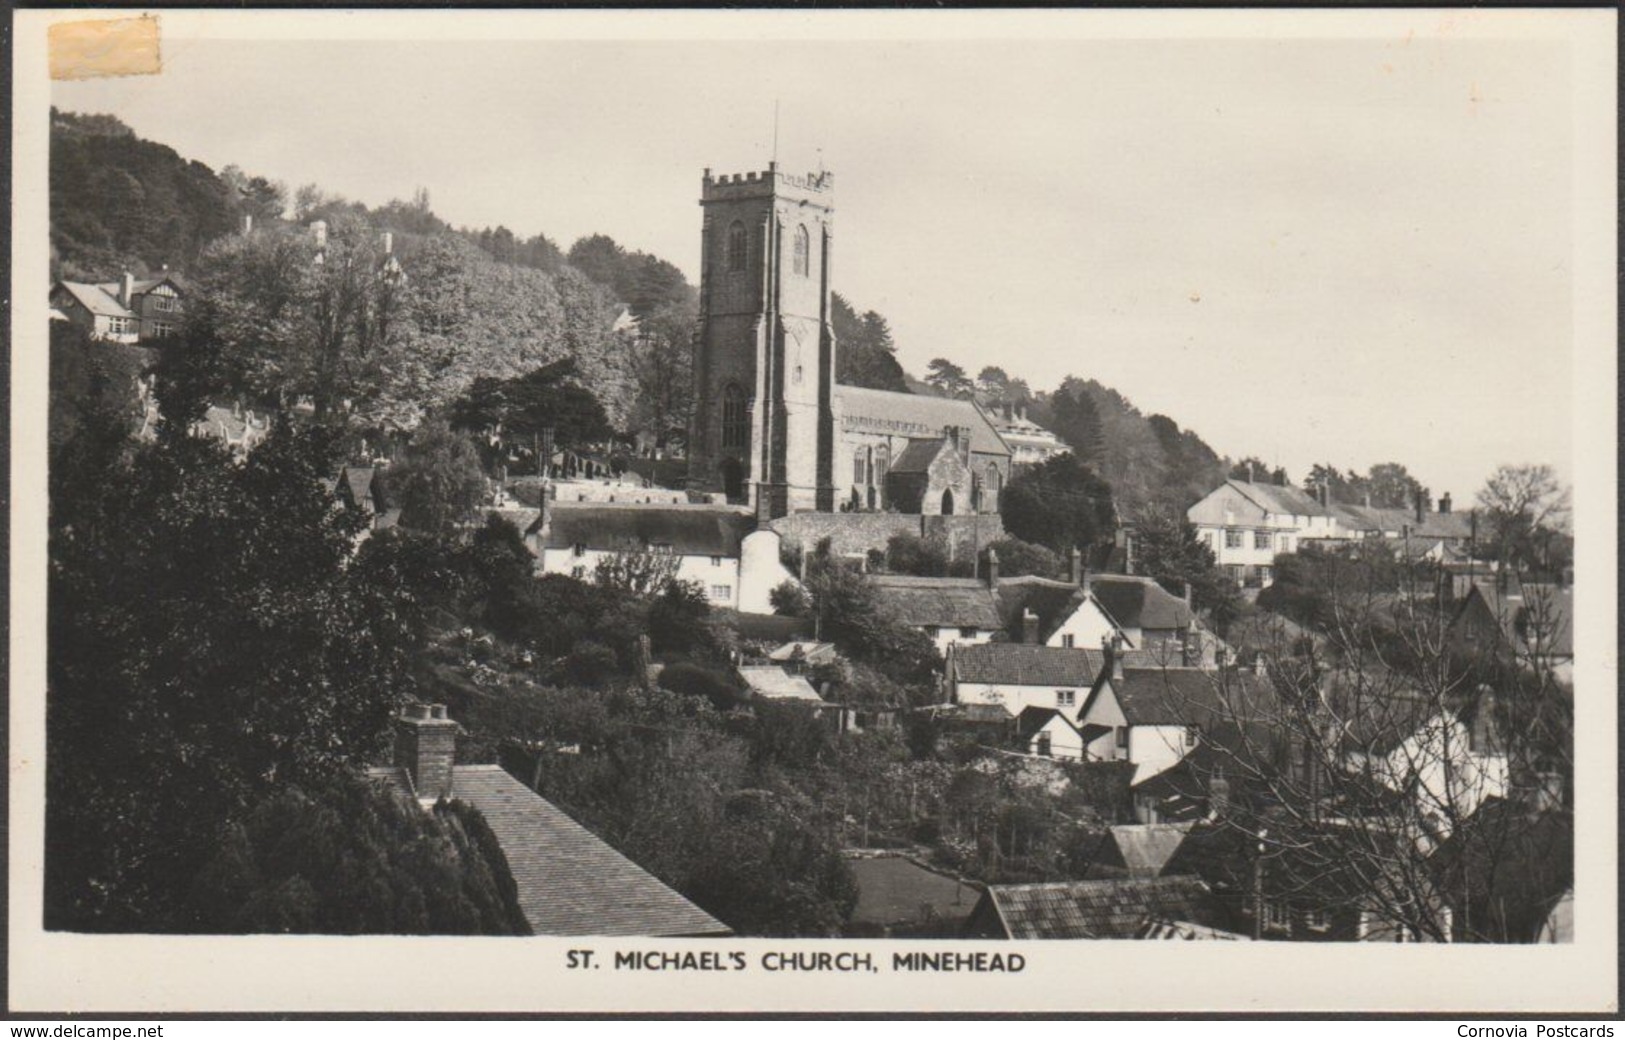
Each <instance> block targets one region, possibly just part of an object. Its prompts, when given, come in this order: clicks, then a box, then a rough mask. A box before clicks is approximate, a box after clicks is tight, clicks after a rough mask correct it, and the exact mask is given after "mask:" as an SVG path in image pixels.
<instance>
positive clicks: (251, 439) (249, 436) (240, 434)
mask: <svg viewBox="0 0 1625 1040" xmlns="http://www.w3.org/2000/svg"><path fill="white" fill-rule="evenodd" d="M156 407H157V402H156V400H153V401H151V403H150V404H149V405H148V408H149V411H151V410H156ZM191 432H192V436H194V437H209V438H212V439H214V440H217V441H219V442H220V443H222V444H224V445H225V446H226V448H227V449H228V450H229V451H230V452H231V453H232V454H233V455H235V456H237V457H238V458H242V457H244V456H246V455H247V454H248V453H249V452H251V451H253V450H254V449H255V448H257V447H259V445H260V444H261V443H262V442H263V441H264V440H265V438H267V437H269V436H270V435H271V417H270V416H269V415H268V414H266V413H265V412H258V413H256V412H255V411H254V409H252V408H244V407H243V406H242V405H241V404H240V403H233V404H232V405H230V406H227V405H223V404H211V405H209V406H208V407H207V408H206V409H204V412H203V418H201V419H199V420H198V421H196V422H194V423H193V424H192V428H191Z"/></svg>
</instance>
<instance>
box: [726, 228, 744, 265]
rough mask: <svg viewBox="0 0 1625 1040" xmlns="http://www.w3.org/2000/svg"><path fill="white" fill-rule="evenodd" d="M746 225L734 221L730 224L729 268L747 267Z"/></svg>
mask: <svg viewBox="0 0 1625 1040" xmlns="http://www.w3.org/2000/svg"><path fill="white" fill-rule="evenodd" d="M745 243H746V238H745V225H744V224H741V223H740V222H739V221H737V220H736V221H734V222H733V223H732V224H730V225H729V226H728V270H730V271H743V270H744V269H745V249H746V244H745Z"/></svg>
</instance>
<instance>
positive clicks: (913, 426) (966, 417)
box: [835, 385, 1010, 469]
mask: <svg viewBox="0 0 1625 1040" xmlns="http://www.w3.org/2000/svg"><path fill="white" fill-rule="evenodd" d="M835 397H836V400H837V401H838V403H839V409H838V410H839V413H840V415H841V422H842V424H843V425H844V426H852V427H855V428H873V429H875V430H879V431H886V430H891V431H895V432H898V433H901V434H903V435H904V436H909V437H926V438H934V439H936V440H938V441H939V442H940V440H941V438H942V433H943V430H944V429H946V428H947V427H949V426H962V427H964V428H965V429H967V430H969V431H970V448H971V451H973V452H977V453H979V454H984V455H1009V454H1010V446H1009V445H1008V444H1006V443H1005V442H1004V438H1003V437H1001V436H999V431H998V430H996V429H994V428H993V424H992V423H991V422H989V421H988V418H987V415H986V413H984V412H983V411H982V410H981V409H980V408H978V407H976V405H975V404H973V403H972V402H970V401H964V400H960V399H958V398H952V397H932V396H929V395H926V394H904V393H898V392H896V391H895V390H870V389H868V388H867V387H858V386H844V385H841V386H836V387H835ZM892 468H893V469H895V468H896V467H895V465H894V466H893V467H892Z"/></svg>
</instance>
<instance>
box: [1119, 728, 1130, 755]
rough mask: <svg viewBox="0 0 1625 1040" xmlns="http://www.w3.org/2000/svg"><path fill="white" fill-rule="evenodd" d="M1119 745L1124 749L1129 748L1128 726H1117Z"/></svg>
mask: <svg viewBox="0 0 1625 1040" xmlns="http://www.w3.org/2000/svg"><path fill="white" fill-rule="evenodd" d="M1117 747H1118V748H1119V749H1120V750H1123V751H1127V750H1128V727H1127V726H1118V727H1117Z"/></svg>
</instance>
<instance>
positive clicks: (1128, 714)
mask: <svg viewBox="0 0 1625 1040" xmlns="http://www.w3.org/2000/svg"><path fill="white" fill-rule="evenodd" d="M1273 698H1274V691H1273V688H1272V687H1271V686H1270V683H1269V680H1268V679H1267V678H1265V677H1264V676H1261V675H1256V674H1254V673H1252V672H1246V671H1241V670H1238V669H1221V670H1208V669H1201V668H1172V667H1152V668H1135V667H1127V666H1125V665H1124V664H1123V663H1122V661H1121V658H1120V657H1113V658H1112V659H1111V660H1109V661H1108V662H1107V667H1106V668H1105V669H1103V670H1102V672H1101V675H1100V678H1099V679H1098V680H1097V681H1096V683H1095V685H1094V688H1093V689H1092V690H1091V691H1090V693H1089V699H1088V701H1087V702H1085V704H1084V707H1083V709H1082V711H1080V712H1079V713H1078V720H1077V721H1078V729H1079V730H1080V731H1081V732H1082V733H1083V736H1084V737H1085V739H1086V740H1088V745H1087V748H1088V756H1089V758H1090V759H1091V760H1100V761H1125V762H1131V763H1133V764H1134V766H1135V773H1134V783H1136V784H1138V783H1140V782H1141V781H1143V780H1146V779H1147V778H1149V777H1152V776H1155V775H1157V774H1158V773H1160V772H1162V771H1163V770H1165V769H1168V768H1170V767H1171V766H1173V765H1175V764H1176V763H1178V762H1179V761H1180V760H1181V759H1183V758H1184V757H1185V756H1186V755H1188V754H1190V753H1191V752H1192V751H1193V750H1195V749H1196V747H1197V746H1198V745H1199V744H1200V742H1201V739H1202V735H1203V733H1204V732H1206V731H1211V730H1213V729H1216V728H1219V727H1224V726H1228V725H1232V724H1234V723H1236V722H1238V721H1245V720H1247V719H1250V718H1252V717H1255V716H1257V715H1259V714H1261V713H1267V711H1268V706H1269V704H1270V703H1271V702H1272V701H1273Z"/></svg>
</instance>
